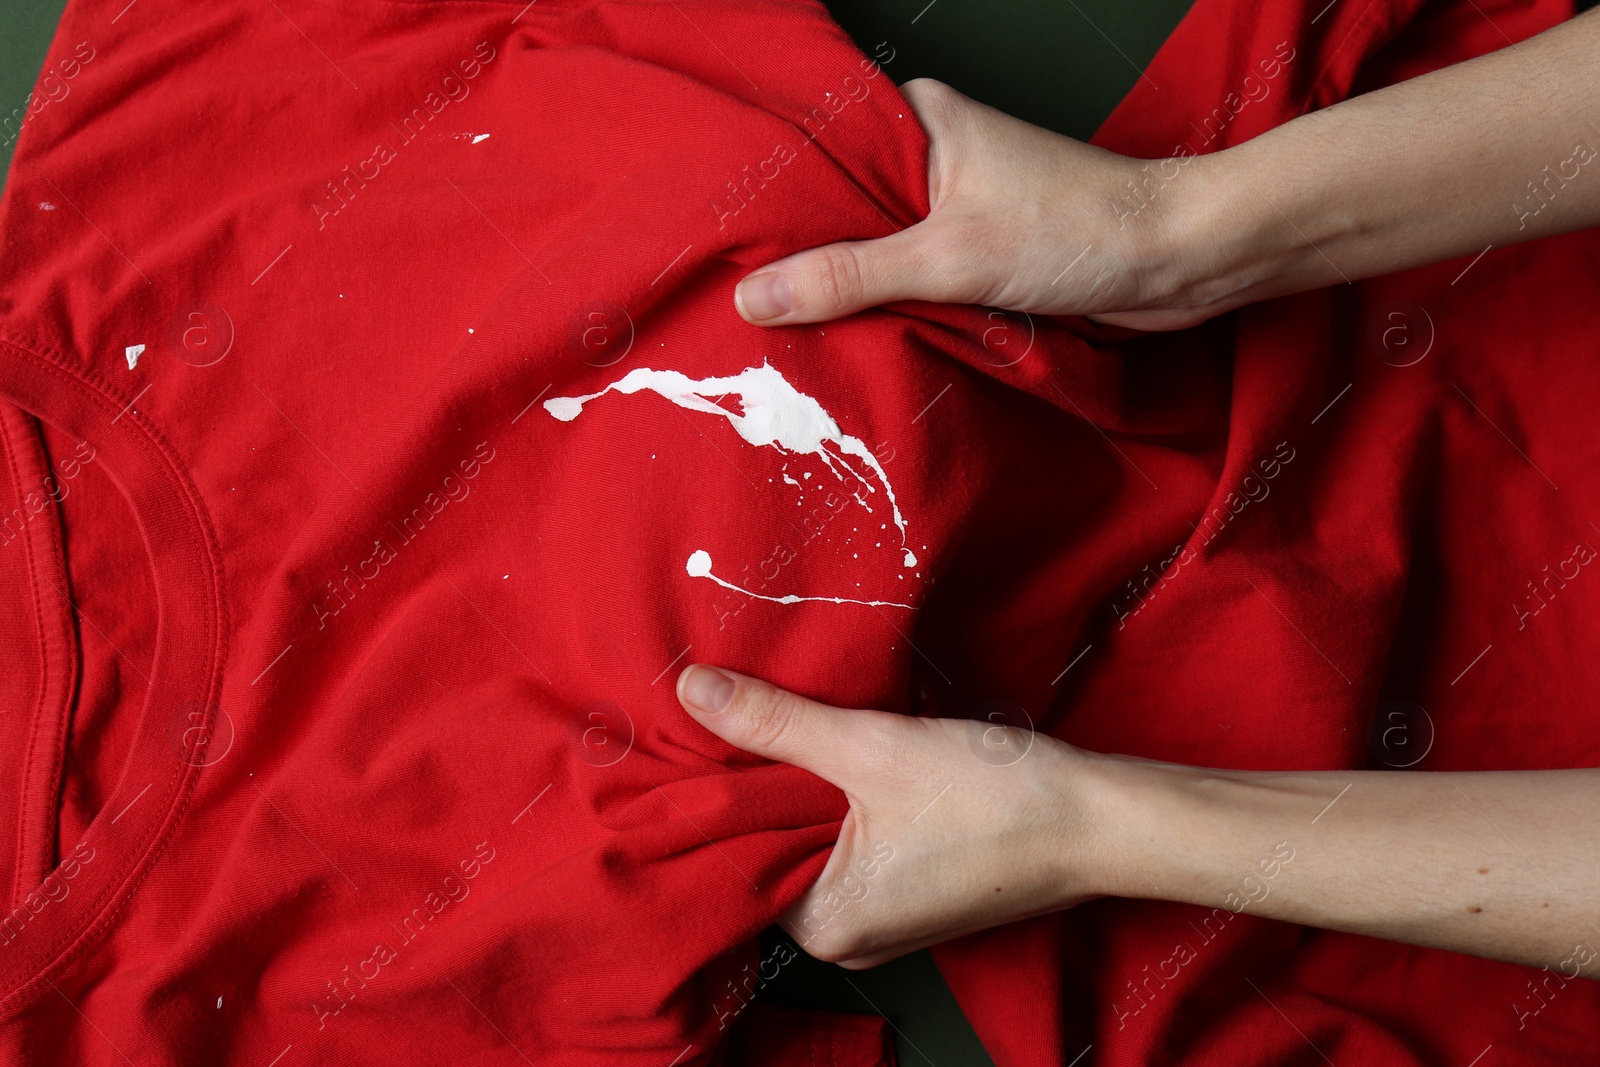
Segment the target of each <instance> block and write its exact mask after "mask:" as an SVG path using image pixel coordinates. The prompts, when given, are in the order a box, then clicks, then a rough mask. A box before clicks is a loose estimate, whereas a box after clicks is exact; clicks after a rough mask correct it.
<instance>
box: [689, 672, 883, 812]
mask: <svg viewBox="0 0 1600 1067" xmlns="http://www.w3.org/2000/svg"><path fill="white" fill-rule="evenodd" d="M678 700H679V701H680V702H682V704H683V706H684V709H685V710H686V711H688V712H689V714H691V715H693V716H694V717H695V719H696V720H698V721H699V722H700V723H701V724H702V725H703V726H705V727H706V729H708V730H710V731H711V732H712V733H714V734H716V735H717V736H718V737H720V738H722V739H723V740H724V741H726V742H728V743H729V744H730V745H734V746H736V747H738V748H742V749H744V750H745V751H746V752H754V753H755V754H756V755H758V756H765V757H767V758H768V759H775V760H780V761H782V762H784V763H792V764H794V765H795V766H796V767H802V768H804V769H805V770H808V771H810V772H812V773H813V774H816V775H819V776H820V777H822V778H825V779H827V780H828V781H830V782H832V783H833V784H834V785H838V786H841V788H842V787H843V785H844V783H843V781H842V779H848V778H849V777H850V769H851V768H852V767H853V766H854V765H855V764H856V763H857V762H859V760H860V757H861V753H862V752H863V750H870V749H872V748H875V747H881V746H882V743H883V742H882V739H881V733H882V726H883V722H882V720H884V719H894V718H897V716H892V715H889V714H887V713H886V712H881V711H845V710H842V709H840V708H834V707H829V706H828V705H826V704H819V703H817V702H816V701H815V700H807V699H806V698H805V697H802V696H797V695H795V694H794V693H790V692H787V691H785V690H782V689H779V688H778V687H777V686H774V685H769V684H768V683H766V682H763V681H760V680H759V679H756V678H749V677H746V676H745V675H742V674H735V673H734V672H732V671H725V670H722V669H721V668H717V667H707V666H705V665H703V664H694V665H692V666H690V667H687V668H685V669H684V671H683V673H682V674H680V675H678Z"/></svg>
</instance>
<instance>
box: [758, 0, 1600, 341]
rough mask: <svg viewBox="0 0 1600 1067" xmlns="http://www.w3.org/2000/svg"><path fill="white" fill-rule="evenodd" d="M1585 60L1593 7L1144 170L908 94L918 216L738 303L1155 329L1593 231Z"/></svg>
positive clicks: (1598, 148) (929, 85) (929, 93)
mask: <svg viewBox="0 0 1600 1067" xmlns="http://www.w3.org/2000/svg"><path fill="white" fill-rule="evenodd" d="M1597 56H1600V11H1591V12H1588V13H1586V14H1584V15H1580V16H1579V17H1577V18H1575V19H1573V20H1572V21H1570V22H1567V23H1565V24H1563V25H1561V26H1557V27H1556V28H1554V29H1552V30H1548V31H1546V32H1545V33H1542V34H1540V35H1539V36H1537V37H1533V38H1530V39H1529V40H1526V41H1523V42H1522V43H1521V44H1519V45H1517V46H1515V47H1514V48H1508V49H1505V50H1503V51H1500V52H1495V53H1491V54H1489V55H1486V56H1482V57H1480V58H1478V59H1474V60H1470V61H1468V62H1466V63H1459V64H1457V65H1455V66H1453V67H1447V68H1445V69H1443V70H1439V71H1435V72H1433V73H1431V74H1426V75H1423V76H1422V77H1418V78H1413V79H1411V80H1410V81H1406V82H1401V83H1400V84H1397V85H1393V86H1389V87H1387V88H1383V89H1379V90H1376V91H1374V92H1369V93H1363V94H1361V95H1359V96H1355V97H1352V98H1351V99H1349V100H1346V101H1344V102H1342V103H1339V104H1335V105H1333V106H1332V107H1328V108H1324V109H1323V110H1321V111H1315V112H1311V113H1310V114H1306V115H1302V116H1300V117H1299V118H1296V119H1294V120H1292V121H1289V122H1286V123H1284V124H1283V125H1282V126H1279V127H1277V128H1276V129H1274V130H1271V131H1269V132H1267V133H1265V134H1262V135H1261V136H1260V137H1257V138H1255V139H1254V140H1251V141H1246V142H1244V143H1242V144H1240V145H1237V146H1235V147H1232V148H1227V149H1223V150H1222V151H1219V152H1214V153H1212V154H1210V155H1204V156H1188V157H1174V158H1170V159H1159V160H1139V159H1131V158H1129V157H1126V156H1119V155H1116V154H1115V153H1112V152H1107V151H1104V150H1103V149H1099V148H1095V147H1093V146H1090V145H1087V144H1084V143H1082V142H1080V141H1074V140H1072V139H1071V138H1069V137H1062V136H1060V135H1059V134H1055V133H1051V132H1049V131H1047V130H1041V129H1039V128H1038V127H1036V126H1031V125H1029V124H1028V123H1026V122H1023V121H1021V120H1020V119H1014V118H1011V117H1010V116H1007V115H1004V114H1002V113H1000V112H998V111H995V110H994V109H993V108H989V107H985V106H984V105H982V104H979V103H977V102H975V101H973V100H969V99H967V98H966V97H965V96H962V95H961V94H960V93H958V92H956V91H955V90H954V89H951V88H950V87H948V86H946V85H941V84H940V83H938V82H935V81H929V80H927V79H918V80H916V81H912V82H907V83H906V84H905V85H904V86H902V87H901V92H902V93H903V94H904V95H905V98H906V100H907V102H908V103H910V105H911V109H912V111H914V112H915V113H916V116H917V119H918V120H919V121H920V122H921V123H922V127H923V129H924V130H925V131H926V132H927V135H928V199H929V202H930V205H931V206H930V210H929V213H928V217H927V218H926V219H924V220H923V221H921V222H919V223H917V224H916V225H915V226H911V227H909V228H907V229H905V230H902V231H900V232H899V233H896V234H893V235H891V236H889V237H884V238H881V239H879V240H875V241H850V242H844V243H840V244H833V245H826V246H824V247H822V248H813V249H810V250H808V251H805V252H799V253H796V254H795V255H792V256H788V257H785V258H784V259H781V260H778V261H777V262H776V263H772V264H769V265H768V266H765V267H763V268H761V269H760V270H758V271H755V272H754V273H752V274H750V275H749V276H747V277H746V278H745V279H744V280H743V281H742V282H740V283H739V287H738V289H737V291H736V293H735V301H736V303H737V305H738V308H739V313H740V314H741V315H743V316H744V317H745V319H746V320H748V321H750V322H752V323H755V324H756V325H759V326H780V325H789V324H793V323H805V322H821V321H825V320H828V319H836V318H839V317H840V316H843V315H848V314H850V313H852V312H855V311H859V310H861V309H862V308H866V307H872V306H874V305H876V304H883V303H888V302H889V301H892V300H932V301H937V302H941V303H975V304H987V305H989V306H991V307H1001V308H1007V309H1010V310H1014V311H1029V312H1037V313H1044V314H1054V315H1087V316H1089V317H1090V318H1093V319H1097V320H1099V321H1102V322H1108V323H1112V324H1115V325H1120V326H1130V327H1134V328H1136V329H1142V330H1167V329H1178V328H1182V327H1185V326H1191V325H1194V324H1195V323H1198V322H1201V321H1203V320H1205V319H1207V318H1210V317H1211V316H1213V315H1217V314H1220V313H1222V312H1224V311H1227V310H1230V309H1232V308H1236V307H1239V306H1241V305H1243V304H1247V303H1250V302H1252V301H1255V300H1263V299H1267V298H1269V297H1274V296H1281V295H1283V294H1286V293H1295V292H1301V291H1304V290H1307V289H1316V288H1320V287H1323V286H1328V285H1335V284H1338V283H1341V282H1350V281H1354V280H1356V279H1359V278H1370V277H1372V276H1374V275H1378V274H1388V273H1391V272H1393V271H1397V270H1403V269H1405V268H1407V267H1414V266H1418V265H1421V264H1424V263H1436V262H1439V261H1440V260H1446V259H1452V258H1456V257H1464V256H1481V255H1483V254H1485V253H1487V252H1488V251H1489V250H1490V249H1491V248H1503V247H1504V246H1506V245H1509V244H1515V243H1516V242H1518V241H1526V240H1528V239H1530V238H1534V237H1543V236H1546V235H1550V234H1556V233H1565V232H1567V231H1570V230H1576V229H1581V228H1584V227H1588V226H1594V225H1600V180H1597V179H1596V178H1595V177H1594V176H1593V175H1592V174H1590V175H1589V176H1588V177H1585V176H1584V175H1585V174H1586V173H1588V172H1590V171H1592V170H1594V169H1595V167H1596V166H1597V165H1600V164H1597V162H1596V161H1597V160H1600V139H1597V135H1600V126H1596V125H1594V124H1593V122H1592V121H1591V119H1590V115H1591V114H1592V113H1593V112H1594V109H1595V107H1596V105H1597V103H1600V93H1597V92H1596V90H1595V88H1594V86H1595V84H1596V75H1597V73H1600V59H1597V58H1596V57H1597ZM1464 153H1465V154H1464ZM1465 273H1466V272H1465V271H1462V274H1463V275H1465Z"/></svg>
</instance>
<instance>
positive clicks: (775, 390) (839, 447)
mask: <svg viewBox="0 0 1600 1067" xmlns="http://www.w3.org/2000/svg"><path fill="white" fill-rule="evenodd" d="M646 391H647V392H652V393H656V394H657V395H659V396H661V397H663V398H665V399H667V400H670V401H671V402H672V403H674V404H676V405H677V406H678V407H681V408H686V409H688V410H690V411H701V412H705V413H706V414H710V415H720V416H722V417H723V418H725V419H727V420H728V422H729V423H730V424H731V425H732V426H733V428H734V430H735V431H736V432H737V433H738V434H739V436H740V437H742V438H744V439H745V440H746V441H748V442H749V443H750V444H752V445H756V446H757V447H763V446H766V447H772V448H776V449H777V450H778V451H779V452H782V453H785V454H787V453H791V452H795V453H802V454H805V455H812V456H816V457H818V458H819V459H821V460H822V462H823V464H824V465H826V466H827V468H828V470H829V471H830V472H831V473H832V474H833V476H834V477H835V478H838V479H839V480H840V481H841V482H843V481H845V475H846V474H848V475H849V476H850V477H851V478H853V479H855V481H856V482H857V483H859V484H860V486H861V488H862V489H864V490H865V491H866V492H867V493H876V492H877V491H878V487H877V486H876V485H874V484H873V483H872V480H871V479H869V478H867V477H866V476H864V475H862V474H861V473H860V472H858V471H857V470H856V468H855V467H854V466H853V465H852V464H851V463H850V462H849V461H848V460H847V459H846V458H845V457H847V456H849V457H852V458H854V459H856V460H858V461H860V462H861V463H862V464H864V465H865V466H867V467H869V468H871V471H872V473H873V474H875V475H876V476H877V480H878V481H879V482H880V483H882V485H883V492H884V496H886V497H887V498H888V500H889V507H890V509H891V510H892V511H893V513H894V524H895V527H896V528H897V529H898V530H899V531H900V547H901V550H902V552H903V553H904V555H903V558H902V562H903V564H904V566H906V567H908V568H909V567H915V566H916V565H917V556H916V553H914V552H912V551H911V549H910V547H909V546H908V545H907V544H906V521H905V518H904V517H903V516H902V515H901V514H900V503H899V501H898V500H896V499H895V495H894V487H893V486H891V485H890V484H889V476H888V475H887V474H885V473H884V470H883V467H882V465H881V464H879V463H878V458H877V457H876V456H874V455H873V454H872V450H871V449H869V448H868V447H867V446H866V444H865V443H864V442H863V441H862V440H861V439H860V438H858V437H851V436H850V435H849V434H846V433H844V432H843V431H842V430H840V429H839V424H838V423H837V422H835V421H834V420H833V416H831V415H829V414H828V413H827V411H825V410H824V409H823V407H822V405H821V404H819V403H817V401H816V400H815V399H814V398H812V397H810V396H807V395H806V394H805V393H802V392H800V391H799V390H798V389H796V388H795V387H794V386H793V385H791V384H789V381H788V379H786V378H785V377H784V376H783V375H782V374H780V373H779V372H778V370H777V369H776V368H774V367H773V366H772V365H771V364H769V363H766V362H763V363H762V364H761V366H759V367H748V368H746V369H745V370H742V371H740V372H739V373H738V374H735V375H732V376H730V377H723V378H699V379H696V378H690V377H689V376H688V375H686V374H682V373H680V372H678V371H672V370H652V369H650V368H649V367H639V368H637V369H635V370H631V371H629V372H628V373H627V374H625V375H623V377H622V378H620V379H619V380H617V381H615V382H612V383H611V384H610V385H608V386H606V387H605V388H604V389H602V390H600V391H599V392H597V393H589V394H587V395H585V396H558V397H552V398H551V399H549V400H546V401H545V402H544V409H545V410H546V411H548V412H549V413H550V414H551V416H552V417H554V418H556V419H559V420H561V421H562V422H571V421H572V420H573V419H575V418H577V417H578V416H579V415H580V414H582V412H583V407H584V405H585V404H587V403H589V402H590V401H591V400H596V399H598V398H599V397H602V396H604V395H605V394H607V393H610V392H618V393H628V394H632V393H638V392H646ZM724 396H736V397H738V399H739V406H740V407H741V408H742V409H743V413H742V414H735V413H734V412H732V411H729V410H728V409H727V408H725V407H722V406H721V405H720V404H717V403H715V402H714V401H713V400H712V399H711V398H712V397H717V398H721V397H724ZM830 444H831V445H832V446H833V450H832V451H830V450H829V449H828V448H826V447H825V446H826V445H830ZM784 481H785V482H788V483H790V484H798V483H795V482H793V481H792V479H790V478H789V476H788V475H787V474H785V475H784ZM853 495H855V498H856V500H857V501H858V502H859V503H860V504H861V506H862V507H864V508H866V509H867V510H868V511H871V510H872V506H871V505H870V504H868V503H867V502H866V499H865V498H864V497H862V496H861V495H860V494H859V493H858V494H853ZM687 567H688V572H689V574H690V575H692V576H694V577H697V578H710V579H711V580H712V581H714V582H716V583H718V584H719V585H723V586H726V587H727V588H729V589H733V590H737V591H738V592H741V593H744V594H746V595H747V596H754V597H759V598H760V599H762V600H770V601H772V602H774V603H777V604H795V603H799V602H800V601H803V600H819V601H826V602H828V603H833V604H865V605H868V606H880V605H881V606H887V607H901V608H904V607H909V606H910V605H907V604H896V603H893V602H890V601H884V600H849V599H846V598H843V597H802V596H784V597H770V596H761V594H759V593H752V592H750V591H749V590H747V589H740V588H739V587H738V586H736V585H732V584H730V583H728V582H724V581H723V580H722V579H721V578H718V577H717V576H716V575H714V574H712V573H711V555H710V553H708V552H706V551H705V550H703V549H701V550H698V551H696V552H694V553H693V554H692V555H690V557H689V560H688V564H687Z"/></svg>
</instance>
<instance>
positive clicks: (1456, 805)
mask: <svg viewBox="0 0 1600 1067" xmlns="http://www.w3.org/2000/svg"><path fill="white" fill-rule="evenodd" d="M678 697H679V699H680V700H682V702H683V705H684V707H685V708H687V709H688V710H689V712H690V713H691V714H692V715H693V716H694V717H695V718H696V719H698V720H699V721H700V722H701V723H703V724H704V725H705V726H706V727H707V728H708V729H709V730H711V731H712V732H713V733H715V734H716V735H717V736H719V737H721V738H722V739H723V740H725V741H727V742H729V743H730V744H733V745H737V746H738V747H740V748H742V749H746V750H748V751H750V752H754V753H756V754H758V755H762V756H766V757H768V758H770V759H775V760H782V761H783V762H785V763H792V764H794V765H795V766H798V767H804V768H805V769H807V770H809V771H811V772H812V773H814V774H817V775H819V776H820V777H822V778H824V779H826V780H827V781H829V782H832V783H833V784H834V785H836V786H838V787H839V788H840V789H842V790H843V791H844V793H845V796H846V797H847V798H848V799H849V801H850V812H849V814H848V815H847V816H846V817H845V820H844V825H843V827H842V828H841V830H840V832H839V841H838V844H837V845H835V846H834V850H833V854H832V856H831V857H830V858H829V860H828V864H827V866H826V867H825V868H824V869H823V872H822V876H821V878H819V879H818V881H817V883H816V885H814V886H813V887H812V888H811V890H810V891H809V892H808V893H807V894H806V895H805V896H804V897H803V898H801V900H800V901H799V902H798V903H797V904H796V905H795V906H794V907H793V908H792V909H790V911H789V912H788V913H787V914H786V915H785V916H784V917H783V919H782V920H781V921H782V923H783V925H784V926H785V927H786V928H787V929H788V931H789V932H790V934H791V935H792V936H793V937H794V938H795V940H796V941H798V942H799V944H800V946H801V947H802V948H804V949H805V950H806V951H807V952H809V953H811V954H812V955H813V956H816V957H818V958H819V959H824V960H832V961H835V962H839V963H842V964H843V965H844V966H846V967H851V968H862V967H872V966H876V965H877V964H879V963H883V962H885V961H887V960H890V959H893V958H894V957H896V956H899V955H902V954H904V953H907V952H911V951H913V950H915V949H918V948H922V947H924V946H926V945H931V944H935V943H937V942H939V941H944V940H947V939H949V938H953V937H959V936H961V935H963V934H968V933H973V932H975V931H977V930H983V929H986V928H988V927H991V926H998V925H1000V924H1001V923H1006V922H1011V921H1013V920H1015V919H1022V918H1027V917H1028V916H1032V915H1040V914H1044V913H1046V912H1050V911H1056V910H1059V909H1062V908H1068V907H1071V906H1073V905H1074V904H1078V903H1081V902H1083V901H1084V900H1087V899H1090V898H1092V897H1097V896H1121V897H1142V898H1155V899H1161V900H1173V901H1180V902H1183V903H1188V904H1197V905H1200V906H1202V907H1205V908H1211V909H1219V913H1220V910H1225V911H1227V912H1232V913H1235V914H1237V913H1239V912H1243V911H1246V910H1248V911H1249V912H1250V913H1251V914H1253V915H1257V916H1261V917H1263V918H1269V919H1282V920H1284V921H1287V922H1295V923H1303V924H1305V925H1308V926H1319V927H1324V928H1326V929H1332V930H1346V931H1351V932H1354V933H1360V934H1366V935H1369V936H1373V937H1384V938H1389V939H1391V940H1395V941H1405V942H1409V943H1411V944H1417V945H1431V946H1434V947H1437V948H1447V949H1453V950H1455V951H1458V952H1467V953H1471V954H1473V955H1476V956H1488V957H1490V958H1493V959H1502V960H1512V961H1515V962H1519V963H1527V964H1532V965H1534V966H1541V965H1542V966H1547V967H1550V968H1551V969H1553V970H1559V971H1560V972H1561V973H1562V974H1563V975H1565V976H1566V977H1568V978H1574V977H1577V976H1579V975H1582V976H1584V977H1597V976H1600V947H1597V946H1600V922H1597V919H1600V917H1597V916H1595V915H1594V914H1593V907H1594V892H1593V887H1594V886H1595V885H1596V884H1597V883H1600V852H1597V851H1596V850H1595V848H1594V847H1593V841H1592V834H1590V833H1589V832H1588V830H1586V829H1585V828H1587V827H1592V826H1594V825H1595V824H1596V823H1600V770H1597V769H1585V770H1570V771H1493V772H1490V771H1479V772H1475V773H1464V774H1463V773H1454V774H1452V773H1443V772H1433V773H1429V772H1422V771H1411V772H1407V773H1396V772H1394V771H1283V772H1251V771H1223V770H1211V769H1208V768H1203V767H1186V766H1182V765H1179V764H1173V763H1156V762H1152V761H1149V760H1141V759H1132V758H1127V757H1115V756H1100V755H1096V754H1094V753H1091V752H1085V751H1083V750H1082V749H1076V748H1073V747H1071V746H1069V745H1066V744H1063V743H1062V742H1060V741H1056V740H1054V739H1052V738H1049V737H1046V736H1045V735H1043V734H1036V733H1034V732H1032V731H1031V730H1024V729H1015V728H1008V727H1005V726H1002V725H992V724H989V725H986V724H984V723H979V722H972V721H968V720H964V719H916V718H911V717H909V716H905V715H891V714H887V713H885V712H881V711H843V710H840V709H838V708H830V707H827V706H826V705H823V704H818V703H816V702H814V701H810V700H806V699H805V698H804V697H799V696H795V695H794V694H792V693H786V692H784V691H782V690H780V689H776V688H774V687H773V686H770V685H768V684H766V683H765V682H760V681H757V680H756V679H754V678H748V677H745V676H744V675H738V674H733V673H732V672H728V671H722V670H719V669H713V668H710V667H704V666H698V665H697V666H693V667H689V668H688V669H686V670H685V671H684V672H683V674H681V675H680V676H679V678H678Z"/></svg>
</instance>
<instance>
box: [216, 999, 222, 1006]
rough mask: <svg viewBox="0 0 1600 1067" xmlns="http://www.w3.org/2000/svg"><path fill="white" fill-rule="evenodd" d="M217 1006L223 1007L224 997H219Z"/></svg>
mask: <svg viewBox="0 0 1600 1067" xmlns="http://www.w3.org/2000/svg"><path fill="white" fill-rule="evenodd" d="M217 1007H219V1008H220V1007H222V998H221V997H218V998H217Z"/></svg>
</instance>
